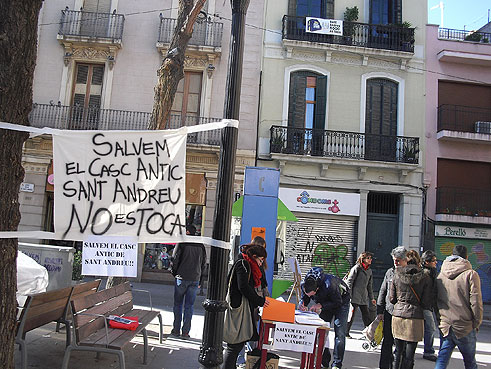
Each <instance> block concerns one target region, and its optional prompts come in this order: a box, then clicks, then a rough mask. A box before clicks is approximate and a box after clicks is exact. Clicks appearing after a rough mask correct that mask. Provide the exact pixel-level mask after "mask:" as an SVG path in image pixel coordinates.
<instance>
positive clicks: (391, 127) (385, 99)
mask: <svg viewBox="0 0 491 369" xmlns="http://www.w3.org/2000/svg"><path fill="white" fill-rule="evenodd" d="M397 94H398V85H397V83H395V82H393V81H390V80H387V79H383V78H373V79H369V80H368V81H367V99H366V102H367V105H366V120H365V132H366V133H372V134H378V135H390V136H396V135H397Z"/></svg>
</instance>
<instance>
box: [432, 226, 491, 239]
mask: <svg viewBox="0 0 491 369" xmlns="http://www.w3.org/2000/svg"><path fill="white" fill-rule="evenodd" d="M435 236H437V237H456V238H471V239H481V240H490V239H491V233H490V232H489V230H487V229H484V228H468V227H453V226H448V225H437V226H435Z"/></svg>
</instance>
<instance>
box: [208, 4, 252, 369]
mask: <svg viewBox="0 0 491 369" xmlns="http://www.w3.org/2000/svg"><path fill="white" fill-rule="evenodd" d="M249 2H250V0H230V4H231V6H232V29H231V36H230V52H229V61H228V72H227V86H226V87H227V89H226V91H227V95H226V97H225V107H224V118H225V119H237V120H238V119H239V110H240V90H241V84H242V64H243V55H244V30H245V16H246V13H247V8H248V7H249ZM237 136H238V128H237V127H225V128H224V129H223V130H222V140H221V147H220V161H219V165H218V182H217V192H216V206H215V217H214V221H213V235H212V237H213V238H214V239H216V240H221V241H230V226H231V221H232V202H233V190H234V178H235V156H236V150H237ZM229 253H230V251H229V250H225V249H221V248H218V247H212V248H211V253H210V272H209V274H208V289H207V296H206V300H205V301H204V302H203V307H204V308H205V323H204V327H203V342H202V345H201V347H200V353H199V358H198V360H199V362H200V363H201V364H202V365H203V366H204V367H206V368H218V366H219V365H220V364H221V363H222V362H223V352H222V350H223V348H222V340H223V317H224V311H225V309H226V308H227V302H226V301H225V296H226V293H227V290H226V289H227V272H228V259H229Z"/></svg>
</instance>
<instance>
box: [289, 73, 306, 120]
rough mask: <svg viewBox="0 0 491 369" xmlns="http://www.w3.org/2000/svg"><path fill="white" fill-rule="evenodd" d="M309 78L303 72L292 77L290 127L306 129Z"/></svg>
mask: <svg viewBox="0 0 491 369" xmlns="http://www.w3.org/2000/svg"><path fill="white" fill-rule="evenodd" d="M306 87H307V78H306V75H305V73H303V72H295V73H292V74H291V75H290V90H289V95H290V96H289V104H288V126H289V127H296V128H304V125H305V88H306Z"/></svg>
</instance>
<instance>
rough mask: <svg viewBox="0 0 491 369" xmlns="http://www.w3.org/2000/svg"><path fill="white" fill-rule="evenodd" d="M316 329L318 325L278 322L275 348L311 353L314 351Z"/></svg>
mask: <svg viewBox="0 0 491 369" xmlns="http://www.w3.org/2000/svg"><path fill="white" fill-rule="evenodd" d="M316 331H317V327H315V326H311V325H300V324H290V323H276V327H275V330H274V341H273V348H274V349H275V350H289V351H297V352H305V353H307V354H311V353H313V352H314V343H315V334H316Z"/></svg>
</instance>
